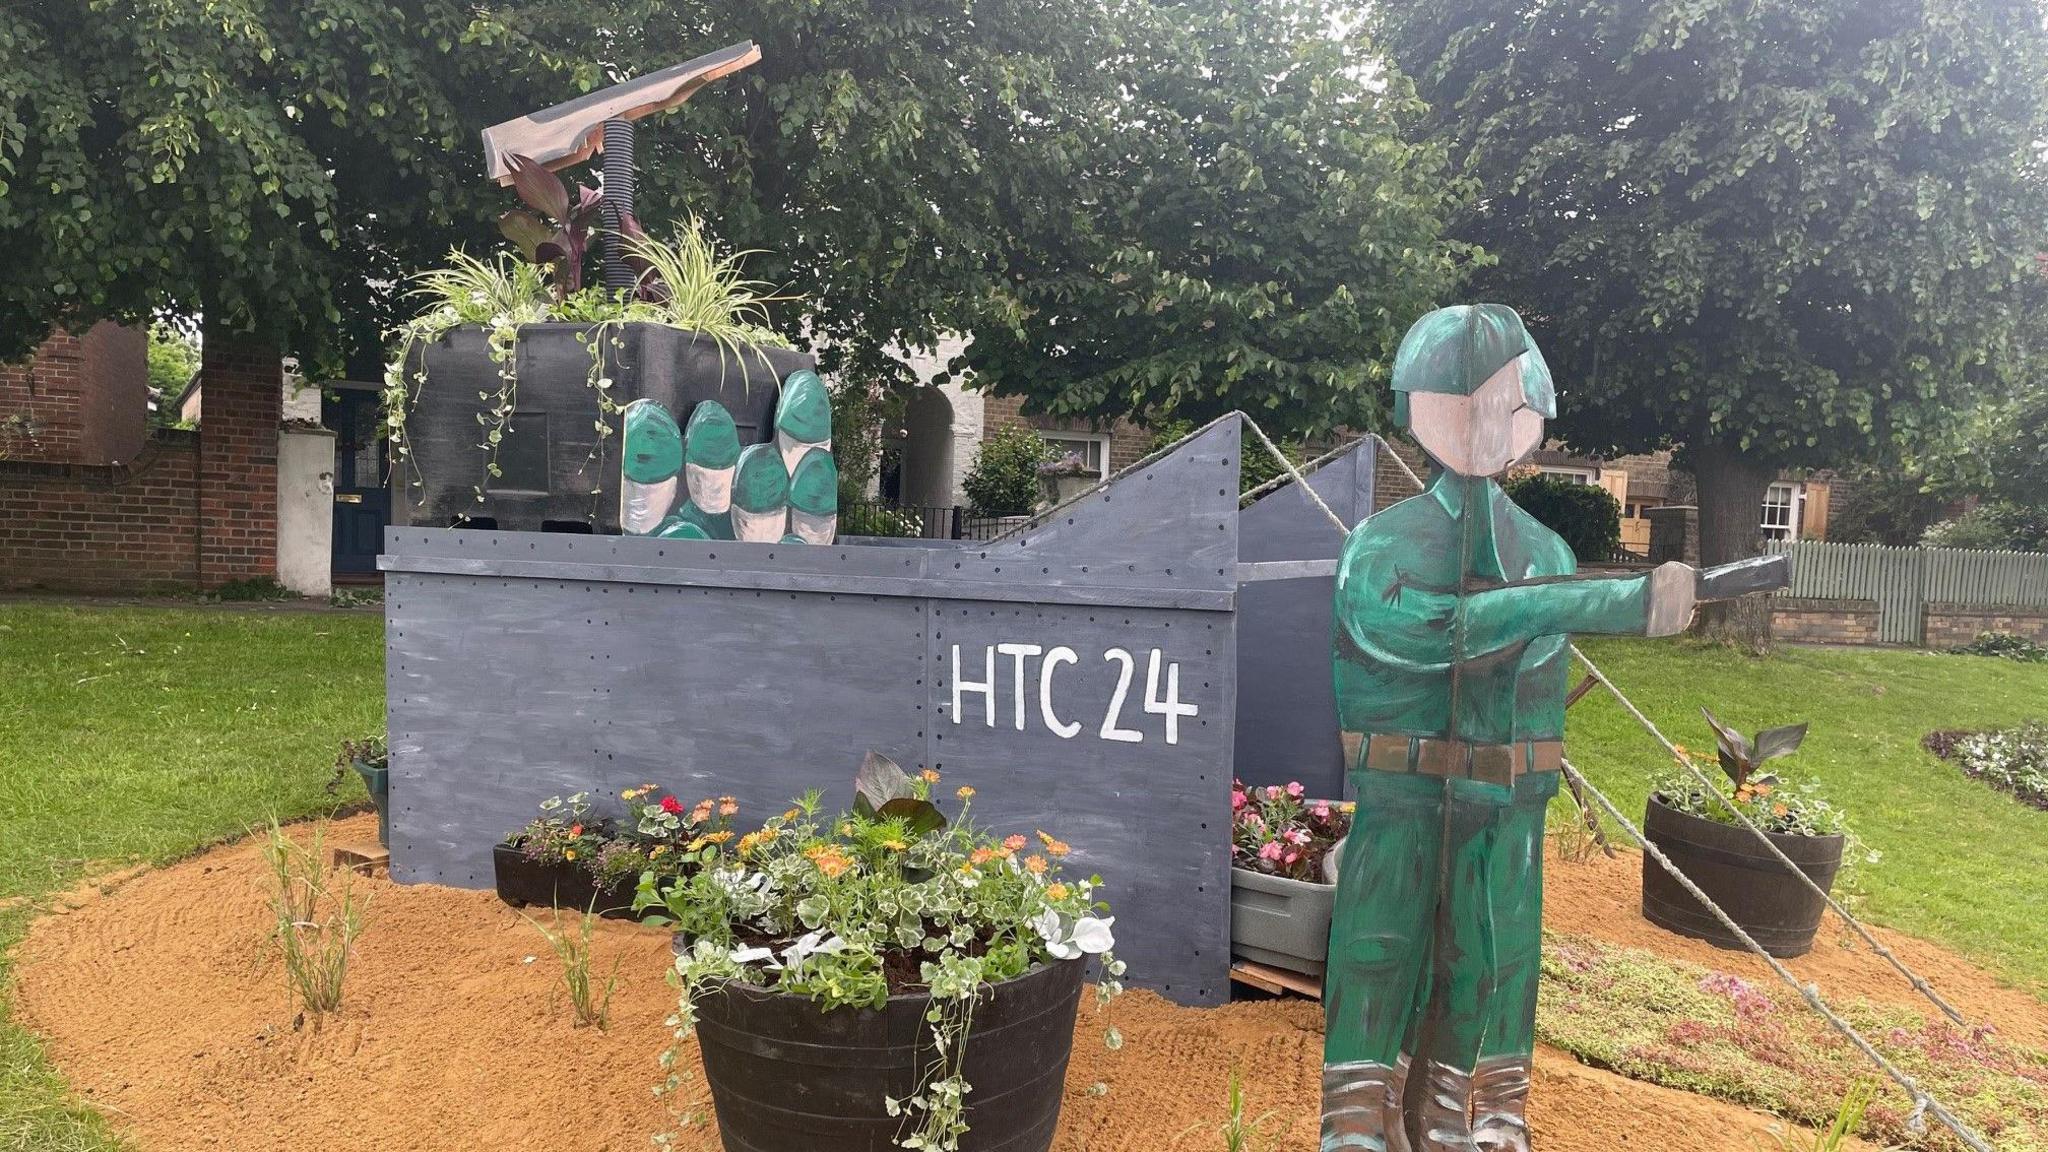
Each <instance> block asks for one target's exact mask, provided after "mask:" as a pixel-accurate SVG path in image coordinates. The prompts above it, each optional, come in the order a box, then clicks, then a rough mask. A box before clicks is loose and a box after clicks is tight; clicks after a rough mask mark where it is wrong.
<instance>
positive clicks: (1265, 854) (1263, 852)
mask: <svg viewBox="0 0 2048 1152" xmlns="http://www.w3.org/2000/svg"><path fill="white" fill-rule="evenodd" d="M1259 859H1261V860H1278V859H1280V842H1279V841H1277V840H1274V841H1269V842H1268V843H1267V844H1266V846H1265V847H1263V848H1261V849H1259Z"/></svg>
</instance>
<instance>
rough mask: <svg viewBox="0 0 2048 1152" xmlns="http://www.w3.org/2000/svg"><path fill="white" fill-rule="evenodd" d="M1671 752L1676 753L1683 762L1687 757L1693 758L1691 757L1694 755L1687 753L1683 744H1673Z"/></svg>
mask: <svg viewBox="0 0 2048 1152" xmlns="http://www.w3.org/2000/svg"><path fill="white" fill-rule="evenodd" d="M1671 751H1672V752H1674V753H1676V754H1677V756H1678V758H1679V759H1680V760H1683V759H1685V758H1686V757H1688V756H1691V755H1692V753H1690V752H1687V751H1686V750H1685V745H1683V744H1673V745H1672V746H1671Z"/></svg>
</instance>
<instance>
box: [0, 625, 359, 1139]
mask: <svg viewBox="0 0 2048 1152" xmlns="http://www.w3.org/2000/svg"><path fill="white" fill-rule="evenodd" d="M383 634H384V623H383V620H382V619H380V618H378V617H375V616H358V615H352V614H329V613H308V612H286V611H276V610H231V609H219V608H192V607H173V606H164V607H157V606H149V607H132V608H131V607H118V608H117V607H71V606H62V605H48V604H9V605H4V606H0V684H5V685H6V688H5V698H6V701H7V707H5V708H0V1149H7V1150H9V1152H13V1150H16V1149H24V1150H25V1149H33V1150H35V1152H104V1150H106V1149H111V1148H117V1147H119V1146H120V1145H119V1143H118V1142H117V1141H115V1140H114V1139H113V1137H112V1136H111V1135H110V1134H109V1130H108V1128H107V1125H106V1123H105V1121H103V1120H102V1119H101V1118H100V1116H99V1115H98V1114H97V1113H95V1112H93V1111H92V1110H91V1109H89V1108H86V1107H84V1106H83V1105H81V1104H79V1103H77V1102H76V1101H75V1100H74V1099H73V1098H72V1097H71V1096H70V1094H69V1093H68V1092H67V1090H66V1088H65V1085H64V1082H63V1080H62V1079H61V1078H60V1077H59V1076H58V1075H57V1073H56V1071H55V1070H54V1069H52V1068H51V1067H50V1065H49V1063H48V1061H47V1060H46V1059H45V1058H44V1056H43V1052H42V1046H41V1044H40V1043H39V1042H38V1041H37V1040H36V1038H35V1037H34V1036H33V1035H31V1034H30V1033H29V1032H28V1031H26V1030H25V1029H22V1028H20V1027H17V1026H16V1025H14V1024H13V1023H11V1022H10V1020H9V1016H8V1001H7V997H6V988H7V987H8V973H7V966H8V957H9V956H10V955H11V953H12V951H13V948H14V945H15V944H16V943H17V942H18V941H19V940H20V938H21V936H22V934H23V932H24V931H25V930H26V928H27V924H28V921H29V919H30V918H31V916H32V915H33V914H34V907H33V904H34V902H35V901H38V900H41V899H43V898H45V897H47V896H49V895H50V894H51V893H54V892H58V891H61V890H63V889H65V888H68V887H71V886H73V885H75V884H76V883H78V882H79V881H80V880H81V879H82V878H84V877H86V876H88V875H97V874H103V873H105V872H106V871H109V870H111V869H114V868H117V867H119V866H122V865H124V864H130V863H160V862H163V861H166V860H171V859H175V858H177V857H179V856H183V855H186V854H188V853H190V852H192V851H194V850H195V849H197V848H200V847H203V846H205V845H207V844H210V843H213V842H215V841H218V840H221V839H225V838H228V837H233V836H239V835H241V834H243V833H245V832H247V831H248V830H249V829H250V828H251V827H252V826H254V825H256V824H258V823H260V822H262V821H264V820H265V819H266V818H268V817H272V816H275V817H276V818H278V819H280V820H291V819H296V818H298V817H301V816H305V815H308V814H311V813H315V812H320V811H324V810H328V809H331V808H333V807H334V806H335V803H336V801H335V798H334V797H333V796H330V795H328V794H327V792H326V790H325V785H326V782H327V780H328V778H329V775H330V772H331V767H332V764H333V761H334V755H335V751H336V749H337V748H338V746H339V745H340V743H341V741H342V740H343V739H345V738H349V737H356V736H362V735H364V734H367V733H370V732H374V731H378V730H380V729H381V728H382V726H383V714H384V693H383V670H384V656H383V648H382V645H381V643H380V641H381V639H382V637H383ZM344 788H345V791H344V792H343V793H342V799H343V800H344V801H351V802H353V801H360V800H361V799H363V795H362V785H361V784H360V783H359V782H357V781H356V780H354V779H350V780H348V781H347V782H346V783H345V785H344Z"/></svg>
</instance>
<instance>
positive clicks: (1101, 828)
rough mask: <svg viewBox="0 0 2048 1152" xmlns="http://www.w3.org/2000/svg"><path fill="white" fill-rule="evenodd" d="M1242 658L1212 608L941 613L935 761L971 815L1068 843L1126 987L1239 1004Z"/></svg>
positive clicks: (948, 609)
mask: <svg viewBox="0 0 2048 1152" xmlns="http://www.w3.org/2000/svg"><path fill="white" fill-rule="evenodd" d="M999 645H1008V646H1012V647H1011V648H1010V649H1009V650H1007V651H1006V650H1004V649H1002V648H999V647H998V646H999ZM1231 648H1232V628H1231V622H1230V618H1229V617H1228V616H1220V615H1216V614H1209V613H1188V612H1176V611H1158V610H1146V609H1116V610H1110V611H1102V610H1097V609H1089V608H1082V607H1072V606H1057V605H1035V606H1032V605H1022V606H1020V605H1017V604H1010V603H999V602H989V603H983V604H973V603H963V602H960V601H933V602H932V605H931V666H930V680H931V683H932V701H931V717H932V720H931V725H930V729H929V730H930V734H931V740H930V741H929V748H930V753H929V756H930V760H931V763H932V764H933V765H934V766H936V767H938V768H939V770H940V771H941V772H943V773H945V776H946V784H947V786H949V787H951V786H957V785H958V784H971V785H973V786H974V787H975V789H976V790H977V796H976V798H975V809H976V812H977V819H979V820H981V821H983V822H985V823H987V824H988V825H990V826H992V827H996V828H1001V829H1005V830H1011V829H1014V830H1016V831H1019V832H1024V833H1026V834H1029V833H1031V832H1033V831H1035V830H1037V829H1041V828H1042V829H1044V830H1046V831H1047V832H1050V833H1052V834H1053V835H1055V836H1057V837H1059V838H1060V839H1062V840H1065V841H1067V842H1068V843H1070V844H1071V845H1073V849H1074V855H1073V857H1072V858H1071V864H1072V866H1073V867H1074V868H1075V869H1076V870H1077V871H1078V872H1080V874H1082V875H1087V874H1089V873H1091V872H1094V873H1099V874H1100V875H1101V876H1102V877H1103V879H1104V881H1105V882H1106V883H1107V886H1108V892H1107V898H1108V899H1109V900H1110V901H1111V903H1112V905H1113V906H1114V908H1115V911H1116V915H1117V925H1118V941H1119V944H1118V948H1117V952H1118V954H1119V955H1120V956H1122V957H1123V958H1124V959H1126V960H1128V961H1129V962H1130V966H1131V976H1132V978H1133V979H1134V980H1137V981H1140V982H1142V983H1145V984H1147V985H1149V986H1151V987H1154V988H1157V989H1159V990H1160V991H1161V992H1163V993H1165V994H1167V995H1170V996H1172V997H1173V998H1174V999H1176V1000H1179V1001H1182V1002H1184V1003H1216V1002H1219V1001H1221V1000H1224V999H1227V998H1228V997H1229V954H1230V944H1229V925H1230V875H1229V867H1230V852H1229V840H1228V834H1229V813H1230V769H1229V763H1230V748H1231V736H1230V732H1231V716H1232V711H1233V705H1234V702H1235V701H1234V696H1235V687H1236V686H1235V683H1234V677H1233V674H1232V673H1233V668H1234V663H1233V658H1232V651H1231ZM956 651H957V653H958V659H959V662H960V663H959V669H958V677H957V679H956V676H955V668H954V659H955V653H956ZM1155 652H1156V653H1157V657H1156V661H1157V672H1156V673H1155V672H1154V661H1155V657H1154V653H1155ZM1116 653H1124V654H1127V655H1128V657H1129V659H1128V661H1126V660H1125V659H1124V658H1123V657H1122V656H1120V655H1116ZM1048 661H1050V664H1051V668H1050V671H1048ZM1020 671H1021V673H1022V676H1021V677H1020V676H1019V672H1020ZM991 673H993V676H992V677H991V675H990V674H991ZM991 683H992V687H991V688H990V689H989V690H988V691H981V690H978V689H976V688H974V687H971V686H972V685H980V684H991ZM956 688H957V689H958V691H957V693H956ZM1048 689H1049V691H1048ZM956 695H957V701H958V705H959V710H958V713H957V714H956V712H955V701H956ZM1168 708H1172V709H1173V710H1174V711H1175V712H1176V713H1177V714H1175V715H1173V716H1172V717H1171V718H1170V722H1169V717H1168V716H1167V715H1166V710H1167V709H1168ZM1048 713H1049V714H1048ZM1169 741H1171V742H1169Z"/></svg>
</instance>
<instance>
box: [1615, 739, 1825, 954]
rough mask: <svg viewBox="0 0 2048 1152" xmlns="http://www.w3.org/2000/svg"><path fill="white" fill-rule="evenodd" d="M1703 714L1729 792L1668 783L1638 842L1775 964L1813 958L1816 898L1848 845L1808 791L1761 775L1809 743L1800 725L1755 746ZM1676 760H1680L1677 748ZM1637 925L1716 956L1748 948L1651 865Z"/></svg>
mask: <svg viewBox="0 0 2048 1152" xmlns="http://www.w3.org/2000/svg"><path fill="white" fill-rule="evenodd" d="M1701 711H1702V712H1705V713H1706V717H1707V723H1708V724H1710V725H1712V727H1713V729H1714V738H1715V744H1716V745H1717V749H1716V750H1717V752H1718V754H1719V759H1720V763H1721V770H1722V771H1723V772H1724V773H1726V774H1727V776H1728V779H1729V781H1730V783H1732V784H1733V786H1734V787H1733V789H1732V790H1731V791H1728V792H1719V791H1718V790H1717V789H1710V788H1709V787H1708V786H1707V785H1706V784H1705V783H1703V782H1701V781H1700V780H1699V778H1698V777H1696V776H1694V775H1693V774H1692V773H1691V772H1689V771H1679V772H1674V773H1672V774H1671V775H1670V776H1669V777H1668V778H1667V779H1665V780H1663V781H1661V782H1659V784H1658V785H1657V787H1656V790H1655V791H1654V792H1653V793H1652V794H1651V796H1650V801H1649V807H1648V811H1647V812H1646V813H1645V814H1644V820H1643V834H1644V836H1645V837H1646V838H1647V839H1648V840H1649V842H1650V843H1652V844H1655V845H1656V846H1657V847H1658V848H1659V849H1661V850H1662V851H1663V852H1664V855H1665V856H1666V857H1668V858H1669V859H1670V860H1671V862H1672V863H1673V864H1674V865H1676V866H1677V867H1678V870H1679V871H1681V872H1683V873H1684V874H1685V875H1686V877H1687V878H1688V879H1690V880H1691V881H1692V882H1693V883H1694V884H1695V885H1696V886H1698V888H1699V889H1700V890H1701V891H1702V892H1704V893H1706V895H1707V898H1708V899H1709V900H1712V901H1713V902H1714V903H1715V904H1716V905H1718V906H1719V907H1720V908H1721V910H1722V911H1723V912H1726V913H1727V914H1728V917H1729V918H1730V919H1731V920H1733V921H1735V923H1736V924H1737V925H1738V926H1740V927H1741V929H1742V930H1743V932H1745V933H1747V934H1748V935H1749V937H1750V938H1751V939H1752V940H1755V941H1756V942H1757V944H1758V945H1760V946H1761V947H1762V948H1763V949H1764V951H1766V952H1769V953H1770V954H1771V955H1773V956H1778V957H1792V956H1803V955H1805V954H1806V953H1807V952H1808V951H1810V950H1811V949H1812V948H1813V938H1814V933H1815V932H1816V931H1817V930H1818V929H1819V927H1820V921H1821V916H1822V915H1823V914H1824V913H1825V912H1826V911H1827V900H1826V899H1825V898H1824V897H1823V896H1822V895H1821V893H1823V892H1826V891H1828V890H1829V888H1830V887H1831V886H1832V885H1833V884H1834V880H1835V873H1836V872H1837V871H1839V870H1840V868H1841V866H1842V854H1843V849H1844V848H1845V847H1846V845H1847V841H1848V837H1847V828H1846V826H1845V824H1844V821H1843V817H1842V811H1841V809H1839V808H1836V807H1835V806H1833V805H1831V804H1829V803H1828V802H1827V801H1825V800H1823V799H1821V798H1820V797H1819V796H1817V795H1816V794H1815V793H1814V791H1813V789H1812V787H1811V786H1808V787H1805V788H1795V787H1793V786H1791V785H1789V784H1787V783H1786V782H1785V781H1782V780H1780V779H1779V778H1778V777H1777V776H1776V775H1775V774H1772V773H1766V772H1761V771H1759V769H1760V768H1761V767H1762V765H1763V764H1764V762H1765V761H1768V760H1772V759H1775V758H1777V757H1780V756H1788V755H1790V754H1792V752H1794V751H1796V750H1797V749H1798V747H1799V744H1800V742H1801V741H1802V740H1804V739H1805V737H1806V725H1804V724H1795V725H1788V726H1786V727H1782V728H1768V729H1765V730H1764V731H1762V732H1759V733H1757V735H1756V738H1755V739H1754V740H1751V739H1749V738H1748V737H1745V736H1743V735H1742V734H1741V733H1740V732H1737V731H1735V730H1734V729H1731V728H1729V727H1728V726H1727V725H1725V724H1722V723H1721V722H1720V721H1719V720H1718V719H1716V718H1715V717H1714V714H1713V713H1712V712H1707V711H1706V710H1705V709H1701ZM1679 753H1680V755H1681V756H1685V755H1686V753H1685V750H1684V749H1683V748H1681V749H1679ZM1731 806H1732V807H1733V808H1735V809H1739V810H1740V811H1741V812H1742V813H1743V815H1745V816H1747V817H1748V818H1749V821H1750V823H1752V824H1755V825H1756V826H1757V827H1758V828H1759V829H1761V830H1762V831H1763V833H1764V838H1765V839H1767V840H1769V842H1770V845H1775V846H1776V847H1777V848H1778V850H1779V851H1780V852H1783V853H1784V854H1785V856H1786V858H1787V859H1790V860H1791V861H1792V863H1793V864H1794V865H1796V866H1797V867H1798V869H1799V871H1801V872H1802V873H1804V874H1805V875H1806V877H1807V878H1808V879H1810V880H1812V881H1813V883H1814V885H1815V886H1816V887H1818V888H1819V889H1820V891H1819V892H1816V891H1815V890H1814V889H1813V888H1809V887H1808V886H1806V885H1805V884H1802V883H1799V882H1798V880H1797V878H1795V877H1794V876H1792V875H1791V873H1790V870H1789V869H1787V868H1786V867H1785V863H1784V861H1782V860H1780V859H1778V857H1777V856H1776V855H1775V854H1774V853H1772V852H1771V849H1770V846H1767V845H1766V844H1764V843H1762V842H1760V841H1759V839H1758V837H1757V834H1756V833H1755V832H1752V831H1750V830H1749V829H1748V828H1745V827H1742V826H1741V825H1740V824H1739V823H1738V822H1736V820H1735V817H1734V816H1733V815H1732V813H1731V812H1730V808H1731ZM1643 917H1644V918H1645V919H1647V920H1649V921H1650V922H1651V923H1652V924H1655V925H1657V926H1658V927H1660V928H1665V929H1668V930H1670V931H1672V932H1676V933H1679V934H1680V935H1683V936H1691V937H1693V938H1695V939H1698V940H1704V941H1706V942H1707V943H1709V944H1712V945H1714V946H1715V947H1717V948H1729V949H1740V948H1743V947H1745V945H1744V943H1743V941H1742V939H1741V937H1739V936H1737V935H1736V934H1735V933H1734V932H1732V931H1730V930H1729V929H1728V927H1727V926H1726V925H1724V924H1723V923H1722V922H1721V920H1720V918H1719V917H1717V916H1715V915H1714V914H1713V912H1712V911H1711V910H1710V909H1708V908H1707V906H1706V905H1704V904H1702V903H1701V902H1700V901H1699V899H1698V898H1697V897H1695V896H1693V894H1692V893H1691V892H1689V891H1687V890H1686V889H1685V887H1684V886H1683V885H1681V884H1679V883H1678V881H1677V880H1675V879H1673V878H1672V877H1671V876H1670V874H1669V873H1667V872H1665V871H1664V869H1663V868H1662V867H1661V866H1660V865H1658V864H1657V863H1655V862H1654V861H1652V860H1651V859H1650V858H1649V857H1648V856H1647V855H1646V856H1644V857H1643Z"/></svg>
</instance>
